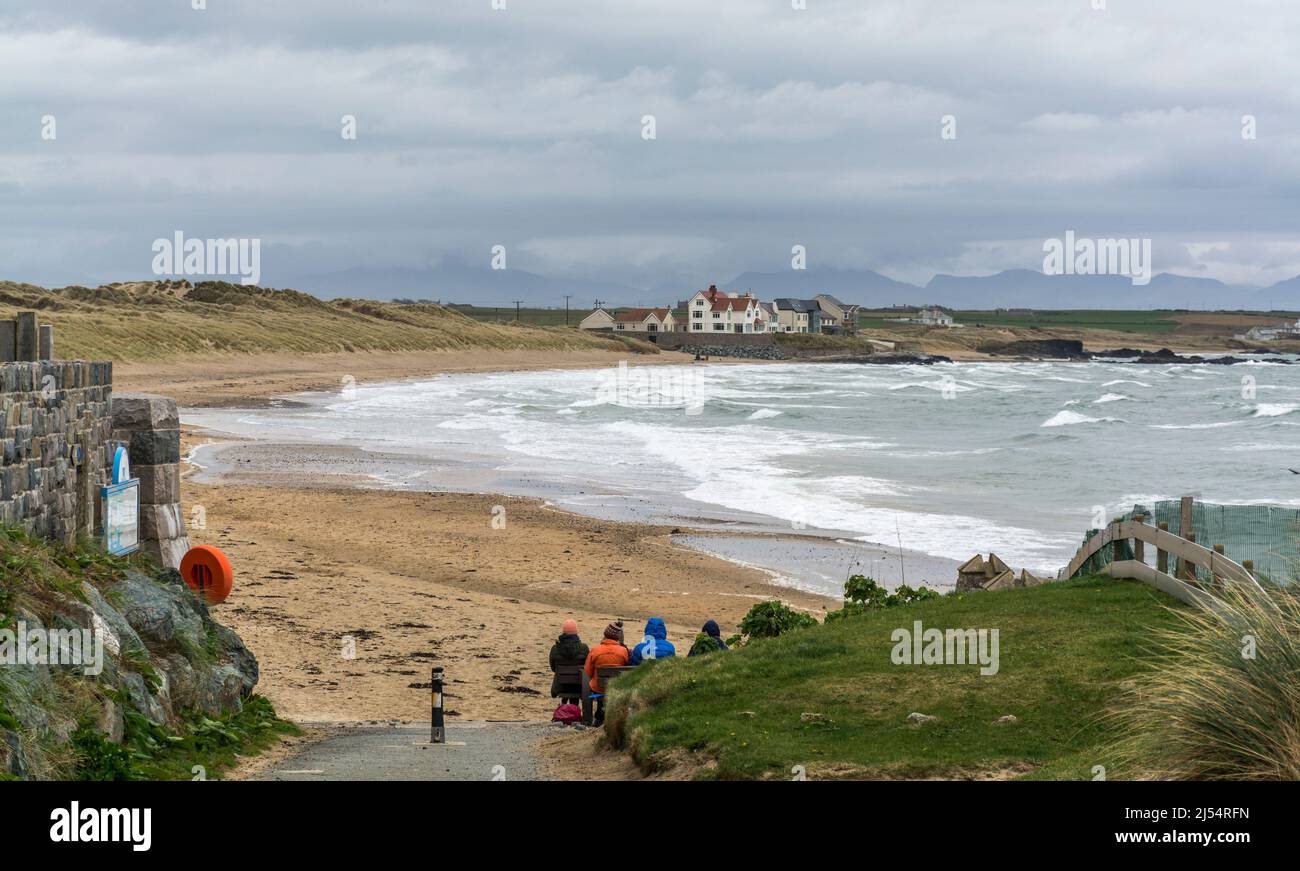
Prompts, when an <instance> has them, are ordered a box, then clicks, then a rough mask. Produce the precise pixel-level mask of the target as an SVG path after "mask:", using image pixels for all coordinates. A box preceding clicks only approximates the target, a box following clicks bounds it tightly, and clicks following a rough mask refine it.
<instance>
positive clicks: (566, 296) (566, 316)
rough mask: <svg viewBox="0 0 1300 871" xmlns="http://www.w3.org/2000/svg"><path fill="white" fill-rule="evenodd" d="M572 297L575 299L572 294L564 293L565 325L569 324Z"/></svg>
mask: <svg viewBox="0 0 1300 871" xmlns="http://www.w3.org/2000/svg"><path fill="white" fill-rule="evenodd" d="M571 299H573V296H572V294H567V293H566V294H565V295H564V325H565V326H566V327H567V326H568V325H569V300H571Z"/></svg>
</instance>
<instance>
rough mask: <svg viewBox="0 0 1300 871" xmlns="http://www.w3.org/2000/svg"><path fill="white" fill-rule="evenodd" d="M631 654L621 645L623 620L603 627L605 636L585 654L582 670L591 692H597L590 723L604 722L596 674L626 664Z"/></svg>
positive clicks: (601, 698) (602, 697) (600, 692)
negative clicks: (593, 713)
mask: <svg viewBox="0 0 1300 871" xmlns="http://www.w3.org/2000/svg"><path fill="white" fill-rule="evenodd" d="M630 656H631V654H630V653H629V652H628V649H627V648H626V647H624V646H623V621H622V620H615V621H614V622H613V623H610V624H609V625H608V626H606V627H605V637H604V638H602V639H601V640H600V643H599V644H597V645H596V646H595V647H593V648H591V652H590V653H588V654H587V662H586V664H585V665H584V666H583V668H582V670H583V672H584V673H585V674H586V675H587V678H588V686H590V687H591V691H592V692H593V693H599V694H600V695H599V696H598V697H597V698H596V715H595V717H594V718H593V720H592V724H593V725H596V726H600V725H602V724H604V722H605V696H604V693H603V692H602V690H601V686H600V681H599V679H598V676H599V674H600V669H602V668H622V667H623V666H625V665H627V661H628V658H629V657H630Z"/></svg>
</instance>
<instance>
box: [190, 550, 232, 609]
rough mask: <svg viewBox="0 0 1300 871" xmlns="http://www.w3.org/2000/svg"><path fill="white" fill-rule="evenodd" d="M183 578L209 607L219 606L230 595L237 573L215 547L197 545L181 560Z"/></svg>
mask: <svg viewBox="0 0 1300 871" xmlns="http://www.w3.org/2000/svg"><path fill="white" fill-rule="evenodd" d="M181 577H182V578H184V579H185V583H186V584H188V585H189V588H190V589H191V590H193V591H194V592H196V593H198V594H199V595H200V596H201V597H202V598H203V600H204V601H205V602H207V603H208V604H209V605H219V604H220V603H222V602H224V601H226V597H227V596H229V595H230V588H231V587H232V586H234V583H235V573H234V571H233V570H231V568H230V560H228V559H226V555H225V554H224V553H222V552H221V551H219V550H217V549H216V548H215V547H212V546H211V545H207V544H196V545H195V546H194V547H192V548H190V549H189V550H188V551H186V553H185V556H184V557H182V558H181Z"/></svg>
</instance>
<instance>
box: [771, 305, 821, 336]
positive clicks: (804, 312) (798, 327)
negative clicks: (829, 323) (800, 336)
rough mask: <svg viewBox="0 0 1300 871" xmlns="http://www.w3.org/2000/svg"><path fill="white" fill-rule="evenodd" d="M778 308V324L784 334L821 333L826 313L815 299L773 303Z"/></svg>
mask: <svg viewBox="0 0 1300 871" xmlns="http://www.w3.org/2000/svg"><path fill="white" fill-rule="evenodd" d="M772 305H773V306H774V307H775V308H776V319H777V324H778V325H779V326H780V330H779V331H780V332H782V333H820V332H821V331H822V323H823V321H824V320H825V319H826V317H827V316H826V313H825V312H824V311H823V310H822V307H821V304H820V303H818V302H817V300H815V299H788V298H785V297H782V298H781V299H776V300H773V301H772Z"/></svg>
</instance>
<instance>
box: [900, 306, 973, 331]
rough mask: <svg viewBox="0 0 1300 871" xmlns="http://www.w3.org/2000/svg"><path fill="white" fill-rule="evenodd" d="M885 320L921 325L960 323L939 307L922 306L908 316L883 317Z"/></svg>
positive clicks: (946, 325) (957, 324) (944, 325)
mask: <svg viewBox="0 0 1300 871" xmlns="http://www.w3.org/2000/svg"><path fill="white" fill-rule="evenodd" d="M885 320H887V321H890V322H891V323H896V324H920V325H921V326H923V327H959V326H961V324H959V323H957V322H956V321H954V320H953V317H952V315H950V314H948V313H947V312H946V311H944V310H943V309H941V308H938V307H936V308H923V309H921V310H920V311H918V312H916V313H915V314H913V315H911V316H910V317H905V318H885Z"/></svg>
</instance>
